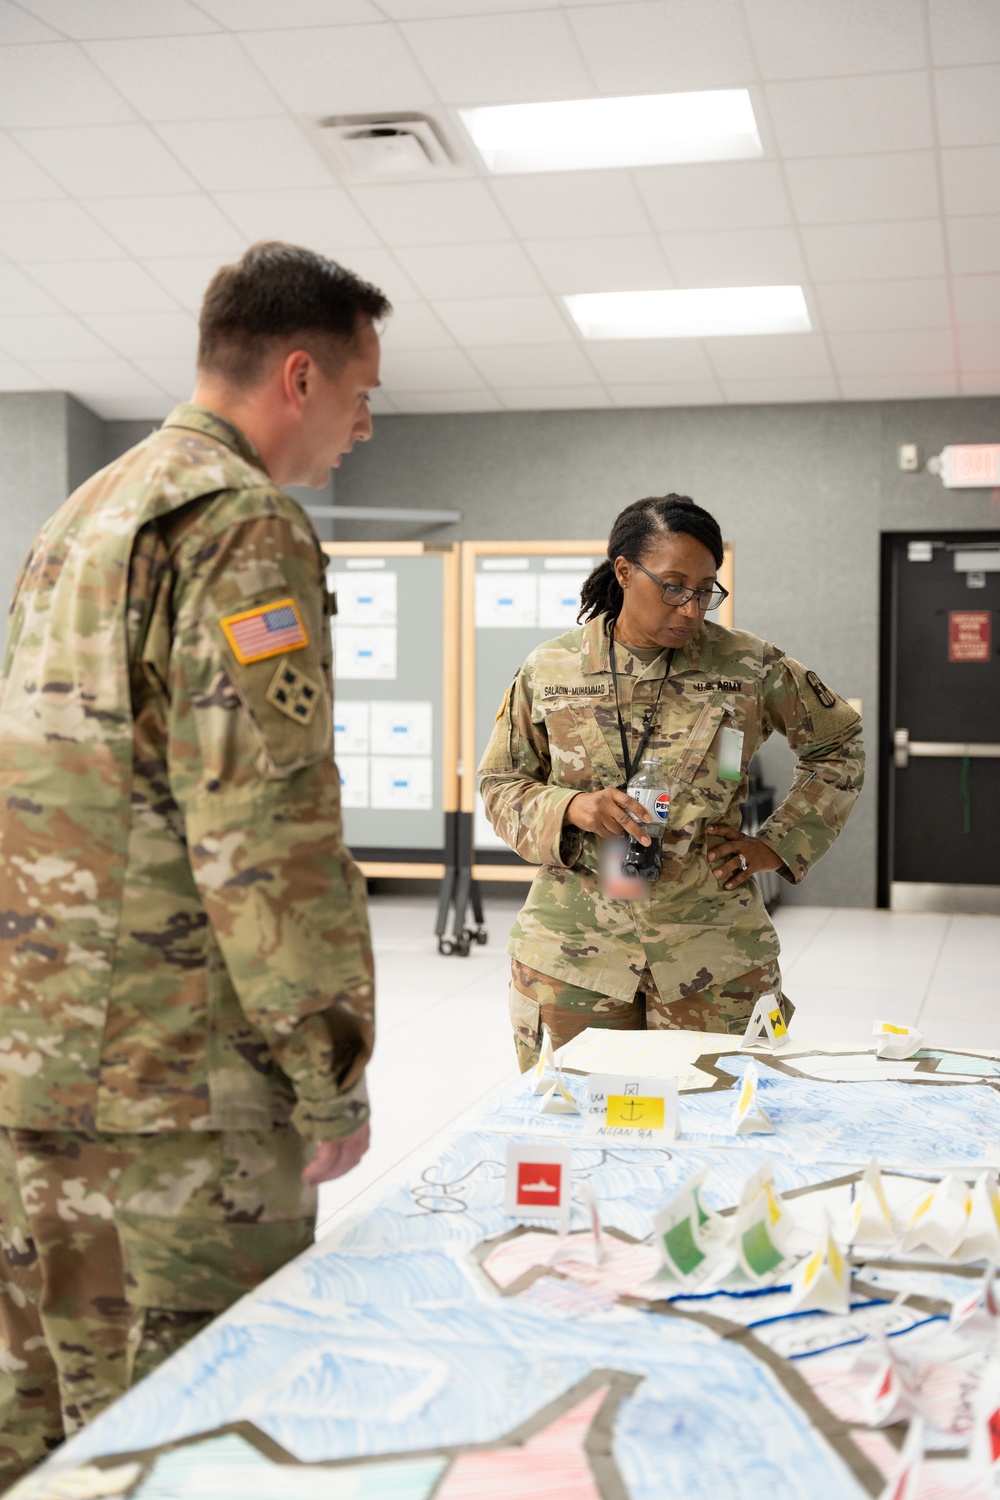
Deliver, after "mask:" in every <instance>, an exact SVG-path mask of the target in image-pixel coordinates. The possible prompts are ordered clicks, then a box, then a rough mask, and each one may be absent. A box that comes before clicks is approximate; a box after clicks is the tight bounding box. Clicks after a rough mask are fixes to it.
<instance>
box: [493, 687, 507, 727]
mask: <svg viewBox="0 0 1000 1500" xmlns="http://www.w3.org/2000/svg"><path fill="white" fill-rule="evenodd" d="M509 702H510V688H508V689H507V691H506V692H505V693H504V695H503V702H502V703H501V705H500V707H499V708H498V709H497V716H496V718H495V719H494V720H493V722H494V724H499V723H500V720H501V719H502V718H503V716H504V714H505V713H506V712H507V704H508V703H509Z"/></svg>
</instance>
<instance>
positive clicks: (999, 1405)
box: [969, 1356, 1000, 1494]
mask: <svg viewBox="0 0 1000 1500" xmlns="http://www.w3.org/2000/svg"><path fill="white" fill-rule="evenodd" d="M969 1459H970V1461H971V1464H972V1467H973V1468H974V1470H975V1471H976V1472H977V1473H978V1474H979V1475H980V1476H982V1477H983V1478H985V1479H986V1482H987V1485H986V1493H987V1494H993V1493H994V1490H993V1489H991V1488H990V1482H991V1481H992V1482H993V1484H994V1485H995V1483H996V1476H997V1475H1000V1360H998V1359H997V1358H996V1356H994V1357H993V1358H992V1359H990V1360H988V1361H987V1363H986V1365H985V1366H984V1368H983V1373H982V1375H981V1376H980V1377H979V1389H978V1390H977V1391H976V1396H975V1400H974V1402H973V1406H972V1442H971V1443H970V1445H969Z"/></svg>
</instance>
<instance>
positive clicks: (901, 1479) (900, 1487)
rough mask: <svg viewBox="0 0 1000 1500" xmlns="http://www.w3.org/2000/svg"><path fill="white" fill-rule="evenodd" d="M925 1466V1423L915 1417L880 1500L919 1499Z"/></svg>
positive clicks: (955, 1492)
mask: <svg viewBox="0 0 1000 1500" xmlns="http://www.w3.org/2000/svg"><path fill="white" fill-rule="evenodd" d="M923 1466H924V1424H923V1420H922V1418H920V1417H914V1419H913V1421H912V1422H911V1423H910V1425H909V1428H908V1430H907V1433H906V1441H905V1442H904V1444H903V1446H902V1448H900V1450H899V1459H898V1460H897V1463H896V1466H895V1468H894V1469H893V1471H892V1473H891V1474H890V1476H889V1482H888V1484H887V1485H886V1487H885V1489H884V1490H883V1491H882V1493H881V1494H880V1495H879V1500H917V1490H918V1488H919V1486H920V1471H921V1469H922V1468H923ZM952 1493H954V1494H957V1493H958V1492H957V1491H953V1492H952Z"/></svg>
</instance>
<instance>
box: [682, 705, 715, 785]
mask: <svg viewBox="0 0 1000 1500" xmlns="http://www.w3.org/2000/svg"><path fill="white" fill-rule="evenodd" d="M726 713H727V710H726V706H725V704H723V703H706V704H705V707H704V708H703V709H702V711H701V713H700V714H699V715H698V717H697V719H696V720H695V721H694V726H693V728H692V730H691V733H690V734H689V735H688V739H687V744H686V745H685V746H684V749H683V751H682V752H681V757H680V760H679V761H678V762H677V766H676V769H675V771H674V776H675V777H676V779H677V780H678V781H686V782H695V781H699V780H701V779H702V778H703V777H704V776H705V775H706V774H707V773H708V772H709V770H710V768H709V767H707V766H706V765H705V759H706V757H707V755H708V752H709V750H710V749H711V748H712V742H713V740H714V739H715V736H716V735H717V734H718V732H719V729H720V728H721V726H722V722H723V720H724V719H725V717H726ZM717 774H718V773H717V771H715V772H713V775H714V776H717Z"/></svg>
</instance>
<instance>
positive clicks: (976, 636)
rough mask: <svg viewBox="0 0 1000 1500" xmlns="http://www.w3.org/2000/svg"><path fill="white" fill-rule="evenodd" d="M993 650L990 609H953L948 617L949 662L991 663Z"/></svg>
mask: <svg viewBox="0 0 1000 1500" xmlns="http://www.w3.org/2000/svg"><path fill="white" fill-rule="evenodd" d="M991 650H992V642H991V639H990V612H989V610H988V609H953V610H952V611H951V612H950V614H949V615H948V660H949V661H989V659H990V654H991Z"/></svg>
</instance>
